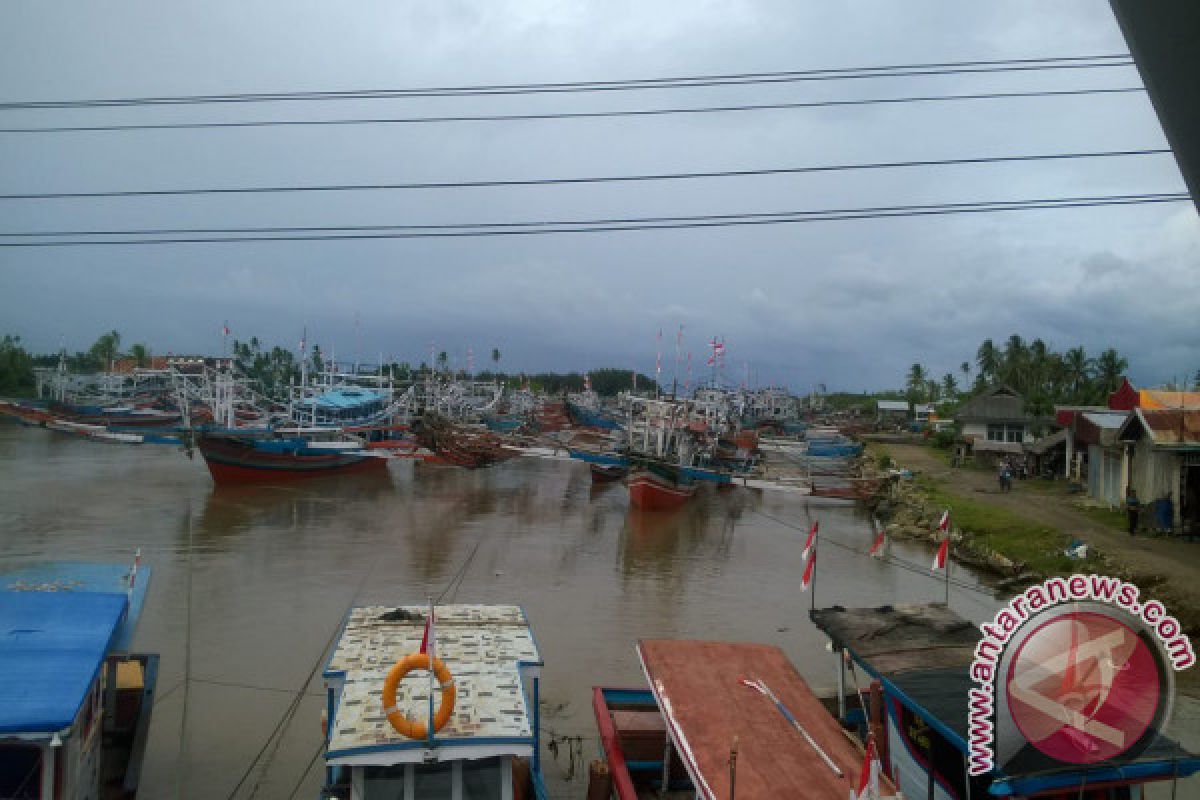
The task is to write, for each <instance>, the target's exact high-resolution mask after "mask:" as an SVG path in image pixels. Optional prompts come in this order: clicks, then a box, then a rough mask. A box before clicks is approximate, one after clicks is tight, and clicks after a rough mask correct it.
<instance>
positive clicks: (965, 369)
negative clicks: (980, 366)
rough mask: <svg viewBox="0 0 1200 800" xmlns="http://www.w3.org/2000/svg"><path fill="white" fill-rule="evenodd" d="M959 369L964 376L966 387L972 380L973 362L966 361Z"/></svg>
mask: <svg viewBox="0 0 1200 800" xmlns="http://www.w3.org/2000/svg"><path fill="white" fill-rule="evenodd" d="M958 369H959V371H960V372H962V374H963V385H964V386H965V385H966V384H967V382H968V381H970V380H971V362H970V361H964V362H962V363H961V364H959V365H958Z"/></svg>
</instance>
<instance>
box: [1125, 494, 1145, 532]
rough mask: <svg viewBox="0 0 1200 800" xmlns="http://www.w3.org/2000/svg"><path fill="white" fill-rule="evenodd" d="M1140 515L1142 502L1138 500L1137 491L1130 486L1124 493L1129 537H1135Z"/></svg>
mask: <svg viewBox="0 0 1200 800" xmlns="http://www.w3.org/2000/svg"><path fill="white" fill-rule="evenodd" d="M1141 513H1142V501H1140V500H1138V496H1137V489H1134V488H1133V487H1132V486H1130V487H1129V491H1127V492H1126V493H1125V515H1126V516H1127V517H1128V518H1129V535H1130V536H1137V527H1138V516H1139V515H1140V514H1141Z"/></svg>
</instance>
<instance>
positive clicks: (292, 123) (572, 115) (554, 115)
mask: <svg viewBox="0 0 1200 800" xmlns="http://www.w3.org/2000/svg"><path fill="white" fill-rule="evenodd" d="M1145 91H1146V90H1145V89H1144V88H1143V87H1141V86H1127V87H1116V88H1099V89H1061V90H1042V91H1026V92H981V93H975V94H949V95H912V96H908V97H873V98H864V99H857V100H812V101H807V102H800V103H752V104H748V105H724V106H698V107H691V108H648V109H624V110H615V111H557V112H547V113H531V114H466V115H457V116H455V115H446V116H430V117H362V118H353V119H316V120H313V119H273V120H248V121H241V122H157V123H133V124H121V125H53V126H41V127H33V128H0V133H9V134H19V133H96V132H105V131H107V132H116V131H120V132H128V131H154V130H206V129H219V128H270V127H302V126H329V125H410V124H424V123H447V122H531V121H539V120H543V121H544V120H568V119H601V118H607V117H655V116H667V115H678V114H719V113H732V112H748V111H784V110H795V109H806V108H831V107H839V106H867V105H888V104H903V103H933V102H950V101H956V100H1009V99H1016V98H1046V97H1072V96H1081V95H1098V94H1129V93H1133V92H1145Z"/></svg>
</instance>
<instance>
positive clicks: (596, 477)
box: [588, 463, 629, 483]
mask: <svg viewBox="0 0 1200 800" xmlns="http://www.w3.org/2000/svg"><path fill="white" fill-rule="evenodd" d="M588 469H589V471H590V472H591V473H592V483H616V482H617V481H619V480H621V479H622V478H624V477H625V476H626V475H628V474H629V467H628V466H624V465H621V464H596V463H590V464H588Z"/></svg>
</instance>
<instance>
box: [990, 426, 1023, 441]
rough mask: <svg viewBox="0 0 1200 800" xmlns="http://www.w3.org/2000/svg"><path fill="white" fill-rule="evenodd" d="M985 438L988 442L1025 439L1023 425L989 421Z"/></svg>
mask: <svg viewBox="0 0 1200 800" xmlns="http://www.w3.org/2000/svg"><path fill="white" fill-rule="evenodd" d="M987 438H988V441H989V442H1018V443H1019V442H1023V441H1024V440H1025V426H1024V425H1006V424H1004V423H989V424H988V426H987Z"/></svg>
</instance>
